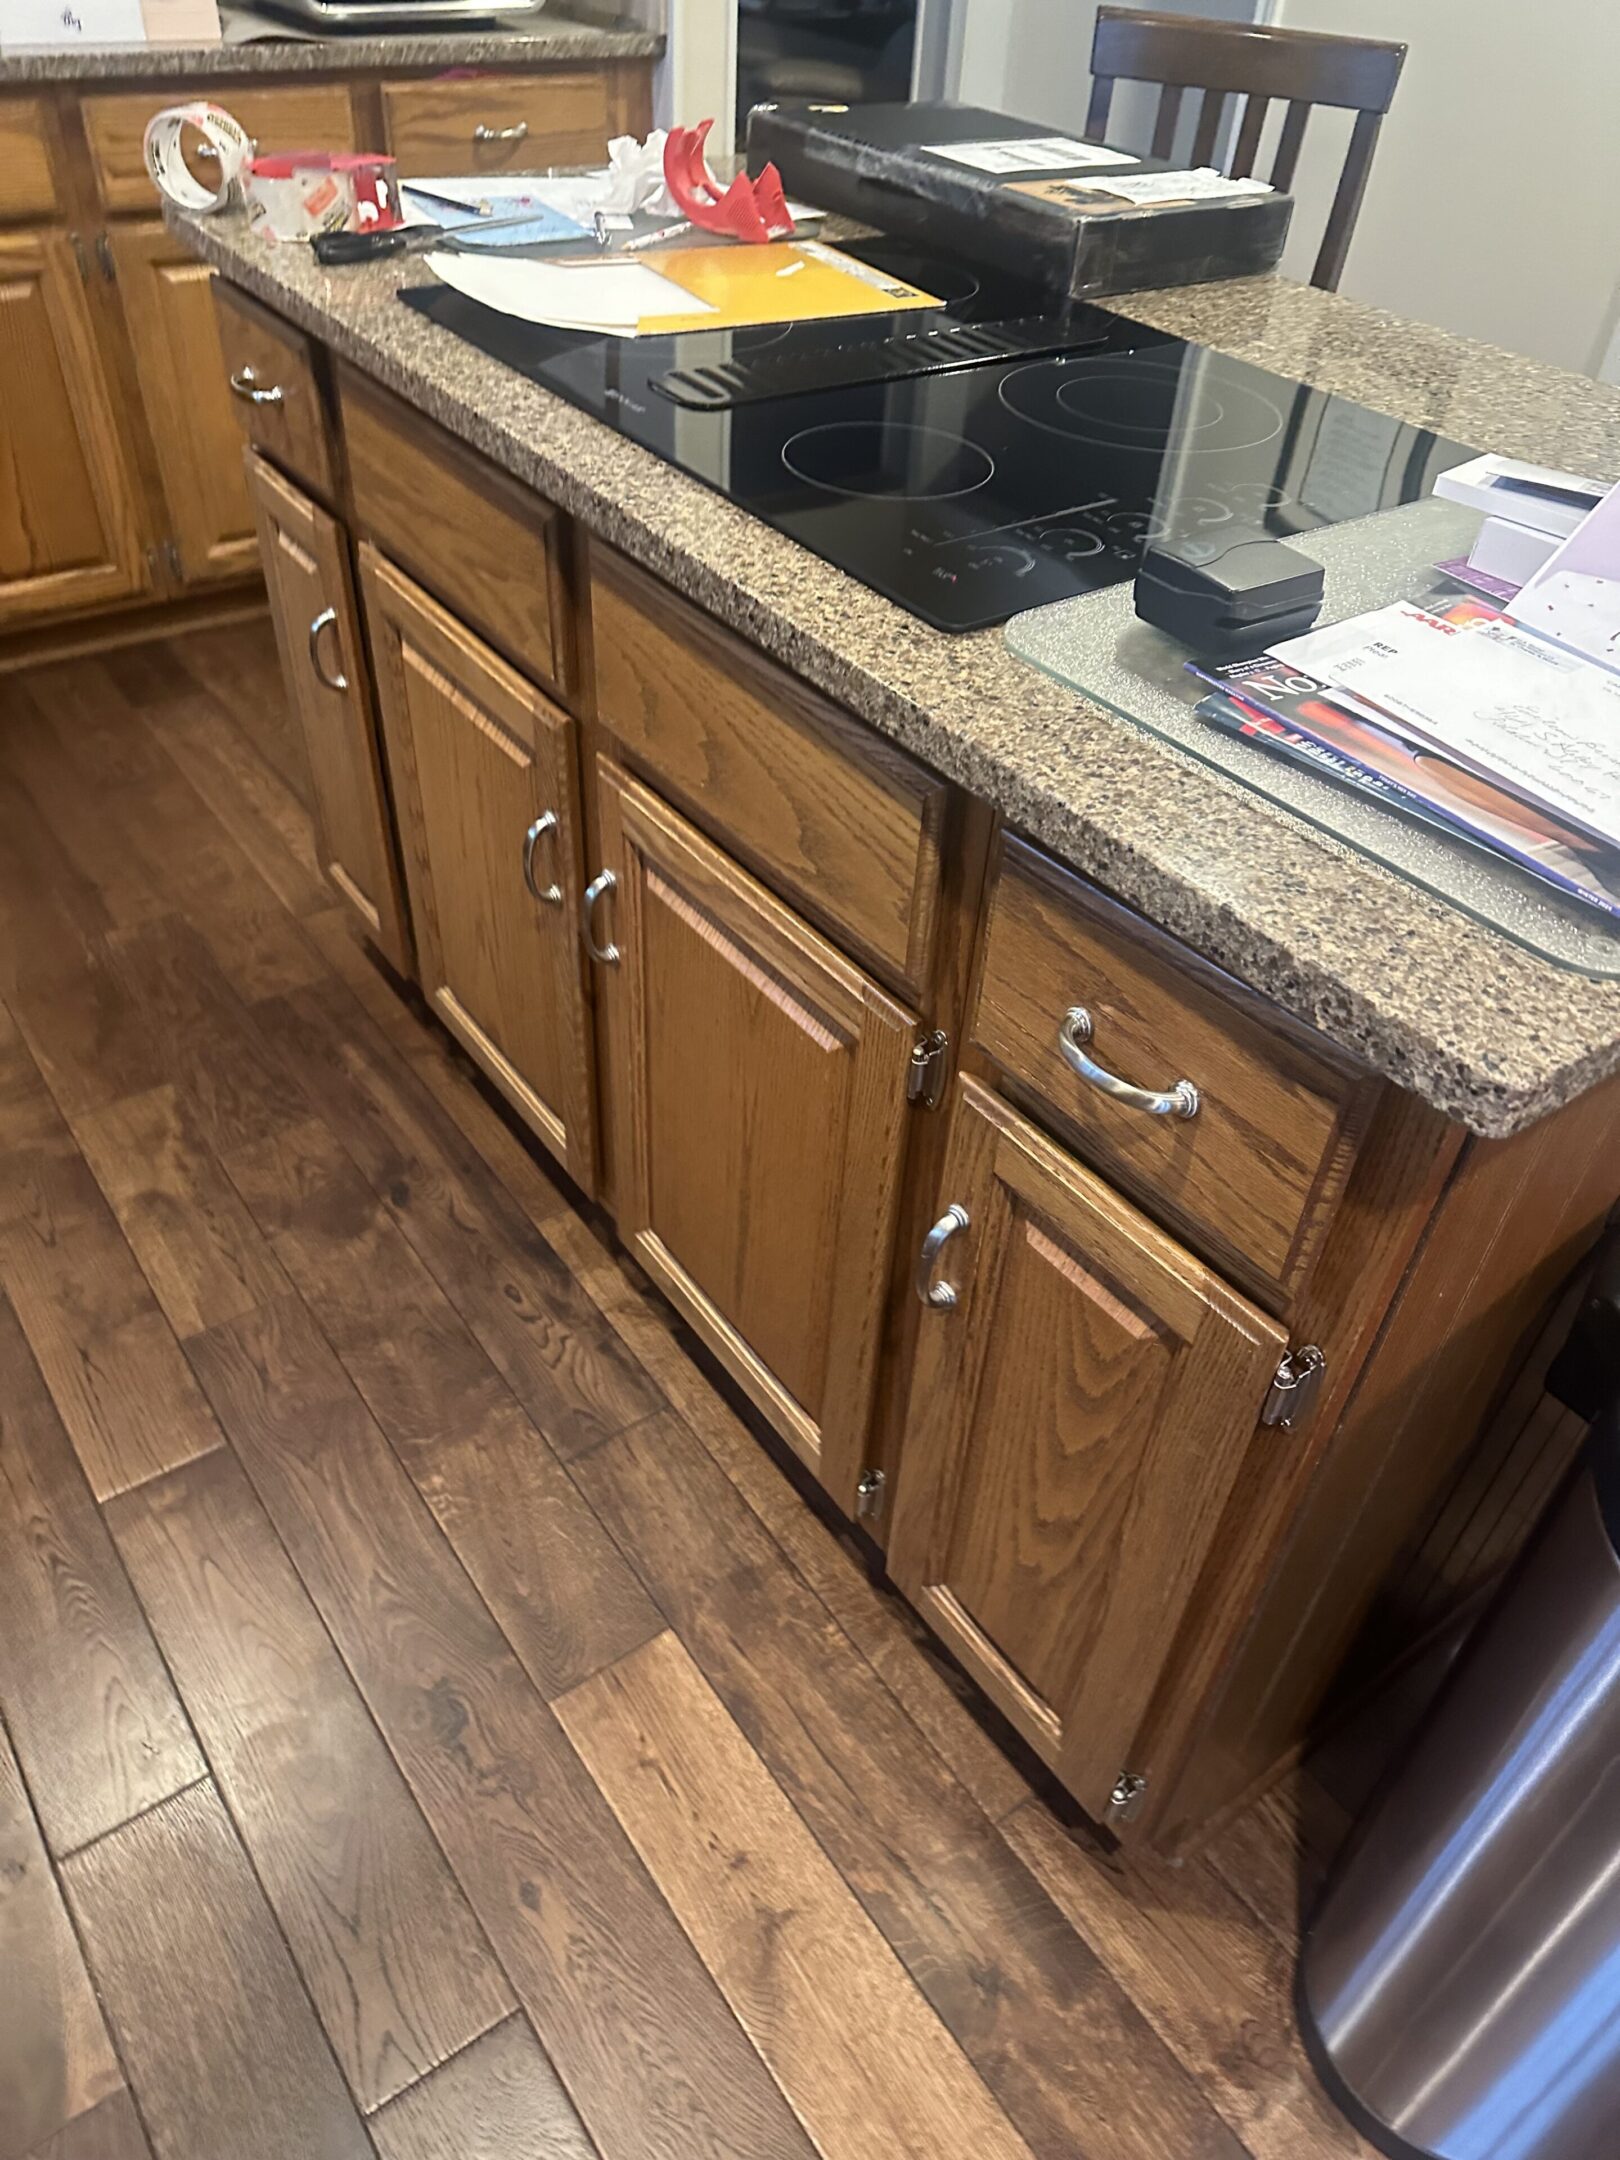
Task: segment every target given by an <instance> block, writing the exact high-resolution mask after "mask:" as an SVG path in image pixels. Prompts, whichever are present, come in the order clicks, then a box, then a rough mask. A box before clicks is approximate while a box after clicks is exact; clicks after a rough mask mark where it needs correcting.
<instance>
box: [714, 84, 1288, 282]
mask: <svg viewBox="0 0 1620 2160" xmlns="http://www.w3.org/2000/svg"><path fill="white" fill-rule="evenodd" d="M1020 146H1023V147H1020ZM1103 148H1104V146H1103V145H1101V144H1085V143H1081V142H1079V141H1078V140H1077V139H1076V138H1075V137H1073V136H1072V135H1068V134H1065V133H1064V132H1063V131H1060V130H1054V129H1052V128H1048V127H1043V126H1041V125H1039V124H1038V123H1037V122H1035V121H1033V120H1014V119H1011V118H1010V117H1009V116H1008V115H1007V114H1005V113H993V112H985V111H983V110H981V109H980V108H979V107H977V106H972V105H848V106H846V105H825V104H812V103H802V104H801V103H791V104H790V103H781V102H778V103H773V104H768V105H756V106H755V107H754V109H753V111H752V112H751V113H750V114H749V116H748V169H749V171H750V172H754V173H757V172H758V171H759V170H760V168H761V166H763V165H764V164H765V163H766V162H767V161H771V162H774V163H775V165H776V167H777V169H778V171H779V172H780V173H781V175H782V179H783V182H784V184H785V186H786V188H787V191H788V193H789V194H790V195H796V196H798V197H800V198H801V199H802V200H803V201H805V202H809V203H814V204H815V205H816V207H817V208H818V209H822V210H827V211H831V212H834V213H836V214H838V215H841V216H844V217H851V218H857V219H859V220H860V221H861V222H862V223H863V224H866V225H872V226H875V227H876V228H877V229H878V230H879V231H881V232H885V233H892V234H894V235H895V236H897V237H905V238H909V239H917V240H924V241H926V242H928V243H929V244H930V245H931V246H933V247H937V248H941V249H943V250H945V251H947V252H954V253H959V254H961V255H962V256H964V257H965V258H966V259H967V260H968V261H969V262H974V263H979V264H982V265H984V266H986V267H989V268H994V269H1016V270H1018V271H1021V272H1023V273H1024V274H1026V275H1028V276H1031V277H1038V278H1041V279H1044V280H1045V282H1046V283H1047V284H1049V285H1050V286H1051V287H1052V289H1053V290H1054V291H1055V292H1059V293H1070V294H1073V295H1074V296H1075V297H1076V298H1080V297H1084V296H1094V295H1097V294H1100V293H1111V292H1128V291H1130V290H1131V288H1132V287H1133V286H1134V287H1142V286H1149V285H1193V284H1199V283H1202V282H1203V281H1204V280H1205V279H1208V278H1227V277H1248V276H1253V275H1255V274H1257V273H1258V272H1260V271H1263V270H1270V269H1272V268H1273V267H1274V266H1275V264H1276V261H1277V258H1278V256H1279V255H1280V254H1281V253H1282V246H1283V241H1284V239H1285V238H1286V236H1287V232H1288V220H1289V218H1290V216H1291V215H1292V212H1293V200H1292V198H1291V197H1290V196H1287V195H1282V194H1278V193H1276V192H1274V191H1272V190H1267V191H1266V192H1265V193H1264V194H1245V195H1233V196H1230V197H1225V198H1221V199H1216V200H1211V201H1206V202H1187V203H1179V204H1178V203H1162V204H1154V205H1151V206H1148V205H1142V206H1136V205H1126V206H1121V205H1120V204H1119V203H1118V201H1117V199H1116V201H1115V202H1114V203H1113V204H1110V203H1109V201H1108V199H1107V197H1106V195H1105V194H1104V193H1103V192H1101V189H1102V187H1103V184H1104V183H1105V181H1106V178H1107V176H1108V174H1109V173H1110V172H1114V173H1126V172H1129V173H1132V174H1137V173H1142V174H1147V173H1162V172H1172V171H1178V170H1180V171H1185V169H1186V168H1185V167H1176V166H1172V165H1170V164H1168V163H1166V161H1165V160H1164V159H1162V158H1145V157H1144V158H1134V157H1132V156H1131V155H1130V153H1128V152H1126V151H1123V150H1120V151H1112V152H1109V153H1108V154H1107V156H1106V157H1105V158H1102V159H1099V156H1098V153H1099V152H1100V151H1102V150H1103ZM964 149H965V150H966V152H967V154H966V155H964V154H963V153H964ZM1066 149H1067V150H1068V151H1069V152H1071V153H1073V154H1071V155H1070V156H1069V157H1068V158H1067V160H1066V159H1065V155H1064V153H1065V150H1066ZM944 152H954V154H943V153H944Z"/></svg>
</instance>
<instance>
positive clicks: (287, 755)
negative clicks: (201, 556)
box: [153, 615, 311, 848]
mask: <svg viewBox="0 0 1620 2160" xmlns="http://www.w3.org/2000/svg"><path fill="white" fill-rule="evenodd" d="M161 649H162V650H163V652H164V653H165V654H168V655H172V656H173V658H174V659H176V660H178V661H179V663H180V665H181V668H182V670H183V672H184V674H185V676H186V677H187V678H188V679H189V680H191V681H192V682H195V683H196V684H198V685H199V686H200V687H201V688H202V689H204V690H206V691H207V692H208V693H209V695H210V696H211V697H214V698H216V699H217V700H218V701H219V704H220V706H221V708H222V709H223V711H224V712H226V713H227V714H228V715H230V716H231V720H232V731H233V733H238V734H241V733H245V735H246V739H247V740H248V741H249V742H250V743H251V744H252V746H253V748H254V750H256V751H257V752H258V754H259V756H260V757H261V758H263V760H264V762H265V763H266V764H267V765H268V766H270V768H271V769H272V771H274V772H276V773H278V774H279V775H280V777H281V778H282V780H284V781H285V782H286V784H287V786H288V787H289V788H290V789H291V790H292V793H293V794H294V795H295V796H296V797H297V799H298V800H299V802H300V803H302V804H303V805H304V807H305V809H306V811H307V809H308V806H309V766H308V763H307V761H306V759H305V757H304V734H303V729H302V728H301V727H300V726H299V725H298V720H297V716H296V715H295V714H294V712H293V710H292V705H291V702H290V700H289V699H288V697H287V694H286V685H285V684H284V683H282V682H281V678H280V671H279V669H278V667H277V664H276V660H277V655H276V634H275V626H274V624H273V623H272V622H271V621H270V618H269V616H268V615H264V616H260V617H258V618H257V619H256V620H255V621H253V622H252V623H249V624H235V625H233V626H232V627H231V628H230V629H229V630H225V631H219V630H212V629H208V628H203V629H197V630H192V631H189V632H188V633H187V634H186V636H185V637H183V638H179V639H176V640H174V641H172V642H170V643H167V644H165V645H164V646H163V647H162V648H161ZM271 684H275V685H277V687H278V691H279V694H275V693H272V692H271V690H270V688H269V686H270V685H271ZM155 702H156V705H157V707H158V713H157V714H156V715H155V716H154V719H153V726H154V728H157V727H158V726H159V723H160V720H161V710H162V707H163V705H164V704H165V703H166V698H164V697H161V696H160V697H158V698H157V699H156V701H155ZM228 745H229V738H228V737H227V748H228ZM171 754H172V753H171ZM177 762H178V761H177ZM229 762H230V763H231V764H233V765H234V764H235V763H236V760H235V759H234V757H231V758H229ZM198 792H199V794H200V793H201V792H202V790H201V789H200V788H199V789H198ZM304 845H305V847H306V848H307V847H309V846H310V845H311V835H310V832H309V826H308V819H307V818H306V820H305V826H304Z"/></svg>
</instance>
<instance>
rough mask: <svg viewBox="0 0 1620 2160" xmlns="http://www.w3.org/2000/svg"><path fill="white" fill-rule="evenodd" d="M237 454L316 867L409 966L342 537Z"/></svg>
mask: <svg viewBox="0 0 1620 2160" xmlns="http://www.w3.org/2000/svg"><path fill="white" fill-rule="evenodd" d="M245 456H246V471H247V481H248V494H249V496H250V497H251V499H252V504H253V516H254V521H255V524H256V527H257V531H258V542H259V555H260V558H261V560H262V563H263V567H264V577H265V589H266V591H267V592H268V594H269V597H270V616H271V620H272V621H273V622H274V624H275V626H276V642H277V645H278V646H279V648H280V652H281V672H282V679H283V682H284V683H285V685H286V692H287V696H288V697H289V698H290V699H291V701H292V704H293V707H294V709H295V711H296V712H297V714H298V718H299V722H300V724H301V726H302V728H303V731H304V758H305V763H306V765H307V767H308V770H309V778H310V795H309V803H310V810H311V813H312V815H313V817H314V820H315V842H316V847H317V849H318V850H319V854H320V862H321V867H322V869H323V870H324V871H325V873H326V876H327V878H328V879H329V881H330V882H331V884H332V886H333V888H334V889H335V890H336V892H337V894H338V896H339V897H340V898H341V899H342V900H344V901H346V902H347V903H348V905H349V906H350V907H351V908H352V909H353V910H354V912H355V914H356V915H357V916H358V917H359V920H360V924H361V927H362V929H363V930H364V931H365V932H366V934H367V936H369V937H372V938H374V939H375V940H376V942H377V945H378V948H379V949H380V950H381V951H382V952H383V953H384V954H385V955H386V956H387V958H388V959H389V960H390V961H391V962H392V963H393V965H394V966H395V967H397V968H399V969H401V970H402V971H403V972H404V973H406V974H409V973H410V971H411V967H412V960H413V953H412V942H411V931H410V924H409V921H408V918H407V914H406V908H405V898H404V892H403V887H402V882H401V878H400V870H399V861H398V852H397V849H396V847H395V842H394V824H393V817H392V813H391V811H390V807H389V800H388V782H387V779H386V777H385V775H384V770H383V757H382V745H381V740H380V738H379V735H378V731H377V720H376V716H375V714H374V712H373V710H372V696H371V686H370V682H369V679H368V675H367V669H366V656H365V644H364V641H363V639H362V637H361V634H360V617H359V613H358V610H357V609H356V606H355V599H354V590H353V587H352V585H351V583H350V580H349V556H348V546H347V543H346V541H345V539H344V536H343V533H342V530H341V529H340V527H339V526H338V524H337V522H336V521H335V519H333V518H331V517H329V516H328V515H327V513H326V512H325V511H324V510H322V509H321V508H320V507H319V505H318V504H316V503H314V502H311V501H310V499H309V498H308V496H306V495H302V494H300V493H299V491H298V490H297V489H296V488H294V487H291V486H289V484H288V483H287V482H286V481H285V480H283V479H282V478H281V476H280V474H279V473H277V472H275V471H274V470H273V469H272V468H271V467H270V466H269V465H268V464H266V463H265V461H264V459H263V458H261V457H259V456H257V455H256V454H255V453H253V452H251V451H250V452H247V453H246V454H245ZM323 622H324V627H322V628H320V629H319V630H317V627H316V626H317V625H318V624H322V623H323Z"/></svg>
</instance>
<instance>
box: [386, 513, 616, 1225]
mask: <svg viewBox="0 0 1620 2160" xmlns="http://www.w3.org/2000/svg"><path fill="white" fill-rule="evenodd" d="M360 574H361V580H362V583H363V586H364V590H365V596H366V617H367V621H368V623H369V625H370V629H371V638H372V651H373V655H374V658H375V663H376V667H377V689H378V698H379V701H380V703H381V707H382V714H383V725H384V727H385V729H386V732H387V738H388V757H389V768H390V771H391V772H392V774H393V777H394V799H395V808H396V814H397V816H398V819H399V830H400V845H401V852H402V854H403V856H404V862H405V876H406V882H407V884H408V886H409V889H410V896H411V912H412V916H413V918H414V920H415V923H416V933H417V943H418V949H419V960H420V976H421V982H422V988H423V990H424V991H425V992H426V994H427V997H428V999H429V1001H430V1003H431V1004H432V1005H433V1007H434V1009H435V1010H436V1012H437V1013H438V1015H439V1017H440V1019H442V1020H443V1021H444V1023H445V1025H446V1026H447V1027H448V1028H449V1029H450V1030H451V1032H452V1033H453V1034H454V1035H455V1036H456V1037H457V1039H458V1040H459V1041H460V1042H461V1044H462V1045H463V1047H464V1048H465V1049H466V1050H467V1051H468V1052H469V1053H470V1054H471V1055H472V1057H473V1058H475V1059H476V1060H477V1062H478V1064H479V1065H480V1066H481V1067H482V1068H483V1070H484V1071H485V1072H486V1073H487V1074H488V1076H489V1077H490V1079H491V1080H493V1081H494V1083H495V1085H496V1086H497V1087H498V1088H499V1089H500V1090H501V1092H502V1093H503V1094H504V1095H505V1096H506V1097H507V1099H508V1101H510V1102H511V1103H512V1105H513V1107H514V1108H515V1109H516V1110H517V1111H518V1113H519V1115H520V1116H522V1117H523V1118H524V1119H526V1121H527V1122H528V1123H529V1125H530V1126H531V1127H532V1128H533V1130H534V1131H535V1133H536V1134H537V1135H538V1136H539V1138H540V1139H541V1140H542V1141H543V1142H544V1143H545V1145H546V1146H547V1147H549V1148H550V1149H551V1151H552V1153H553V1154H554V1155H555V1156H556V1157H557V1159H558V1161H559V1162H561V1163H562V1164H563V1165H564V1167H565V1168H566V1169H567V1171H568V1173H569V1175H570V1176H571V1177H572V1178H573V1179H574V1181H575V1182H576V1184H578V1185H579V1186H580V1187H581V1188H582V1189H583V1190H584V1191H586V1192H590V1191H592V1190H593V1189H594V1186H595V1180H596V1083H595V1052H594V1041H593V1037H592V1032H591V1024H590V1015H589V1011H588V1009H587V1005H586V989H585V977H584V962H583V957H582V954H581V950H580V941H579V931H580V918H579V908H580V900H579V894H580V890H581V884H582V879H581V876H580V846H581V840H580V816H579V781H578V773H577V769H576V763H575V759H576V745H575V733H576V731H575V727H574V723H573V721H572V720H570V719H569V717H568V715H567V714H566V713H565V712H563V711H562V709H561V708H560V707H559V706H556V705H553V704H552V703H551V701H550V700H549V699H548V698H545V697H543V696H542V695H541V693H540V692H539V691H538V690H536V689H534V688H533V687H532V685H531V684H529V683H527V682H525V681H524V679H523V678H522V677H521V676H520V675H518V674H516V673H515V672H514V671H513V670H512V669H510V668H508V667H507V666H506V665H505V663H504V662H503V661H501V660H498V659H497V658H496V656H495V655H494V653H493V652H491V651H490V650H489V648H488V647H487V646H485V645H484V644H482V643H481V642H480V640H478V639H477V638H475V637H474V636H473V635H472V634H471V632H469V631H468V630H466V629H465V628H464V627H463V626H462V625H461V624H460V623H458V622H457V621H456V620H455V618H454V617H453V616H451V615H448V614H446V613H445V612H444V610H443V609H442V608H440V607H439V606H438V605H437V604H436V603H435V602H433V601H431V600H430V599H429V598H428V597H427V595H426V594H425V593H423V592H421V591H420V590H419V589H418V588H417V587H416V586H414V585H412V584H411V582H410V581H409V579H407V578H404V577H402V576H401V575H400V574H399V572H398V571H397V570H394V569H393V568H392V567H391V566H390V565H389V564H388V563H386V562H385V561H383V559H382V558H381V556H379V555H377V554H376V553H375V551H374V550H372V549H371V548H363V549H362V550H361V563H360ZM547 818H549V819H550V820H551V829H550V830H549V831H547V832H546V833H545V834H544V835H542V834H540V833H539V832H537V830H536V828H537V826H538V825H539V824H540V823H541V822H542V821H544V820H545V819H547ZM525 866H527V868H526V867H525ZM531 879H532V884H531ZM536 888H538V893H539V894H540V895H544V894H546V893H548V892H552V893H554V894H555V898H554V899H552V900H547V899H545V898H543V897H537V892H536Z"/></svg>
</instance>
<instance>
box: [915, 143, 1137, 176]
mask: <svg viewBox="0 0 1620 2160" xmlns="http://www.w3.org/2000/svg"><path fill="white" fill-rule="evenodd" d="M923 149H924V150H925V151H926V152H927V153H928V155H929V156H930V157H937V158H946V159H948V160H949V161H950V163H951V164H953V165H971V166H972V167H973V168H974V170H975V171H976V172H987V173H1032V172H1066V171H1068V170H1069V169H1070V168H1071V167H1073V166H1077V165H1136V164H1139V163H1140V162H1141V161H1140V160H1139V159H1137V158H1134V157H1132V156H1131V155H1130V154H1129V153H1128V152H1127V151H1124V150H1110V149H1109V148H1108V146H1107V144H1106V143H1088V142H1076V141H1075V139H1074V137H1073V136H1072V135H1030V136H1022V137H1016V138H1014V139H1013V140H1011V141H1008V142H966V143H924V144H923Z"/></svg>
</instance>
